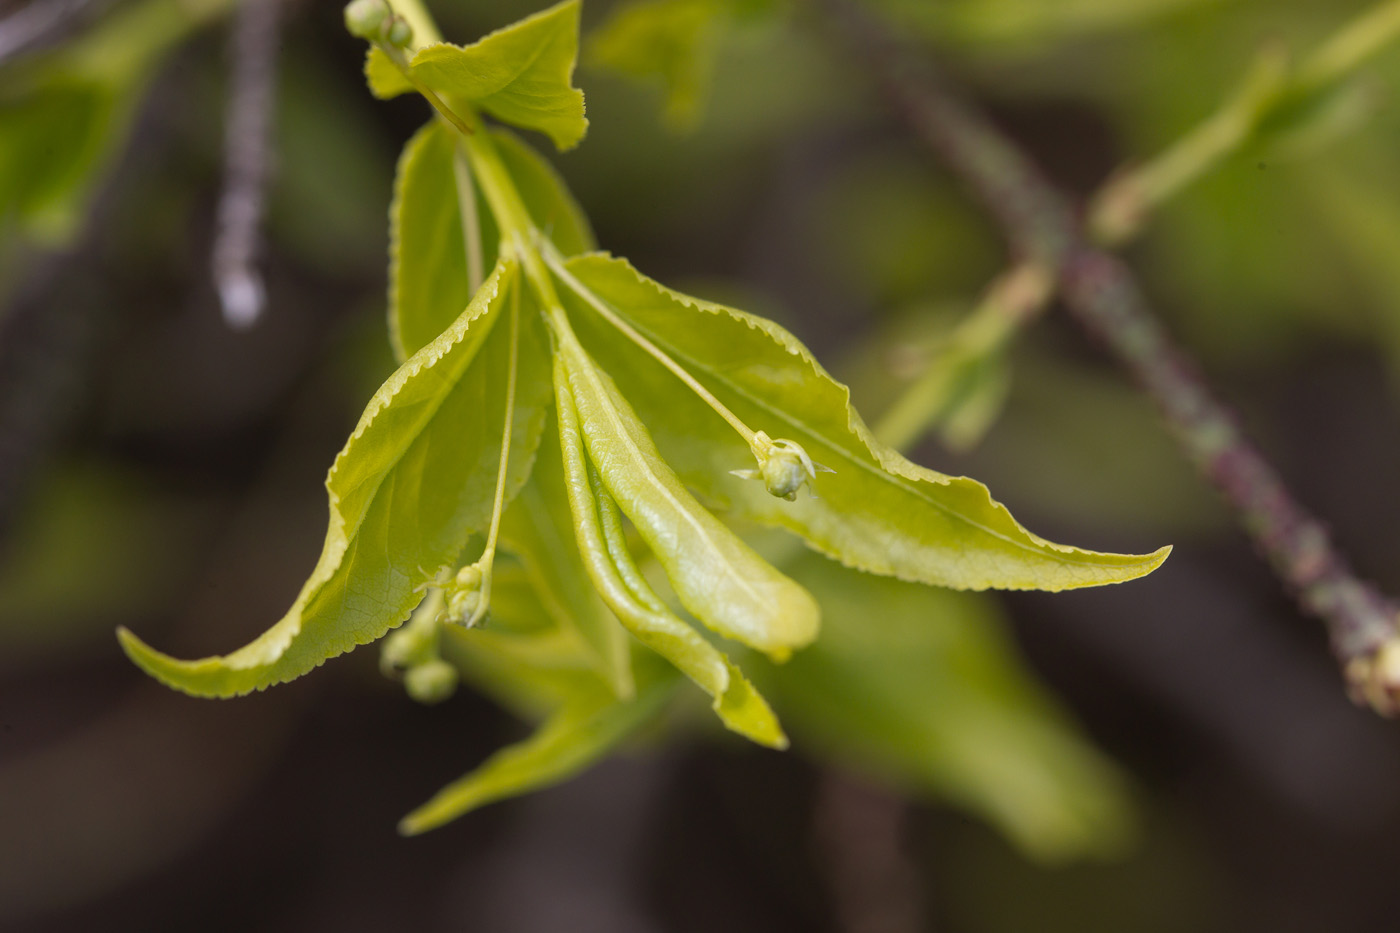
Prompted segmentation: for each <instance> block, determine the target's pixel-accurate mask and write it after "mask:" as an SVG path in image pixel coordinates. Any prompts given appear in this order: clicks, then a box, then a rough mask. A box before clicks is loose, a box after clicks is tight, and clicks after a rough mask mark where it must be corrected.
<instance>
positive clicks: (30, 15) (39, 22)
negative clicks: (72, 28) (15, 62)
mask: <svg viewBox="0 0 1400 933" xmlns="http://www.w3.org/2000/svg"><path fill="white" fill-rule="evenodd" d="M107 2H108V0H101V2H98V0H35V2H33V3H30V4H28V5H27V6H23V7H20V8H19V9H18V10H16V11H15V12H13V13H11V14H10V15H9V16H6V17H5V18H4V19H0V64H4V63H5V62H7V61H9V60H10V59H11V58H13V57H15V56H16V55H19V54H20V53H22V52H26V51H28V50H30V49H32V48H34V47H35V46H38V45H41V44H43V43H45V42H47V41H49V40H50V39H52V38H54V37H55V36H57V35H58V34H60V33H62V32H63V31H64V30H65V29H67V27H68V26H69V24H70V23H73V22H74V21H76V20H79V19H85V18H86V17H87V16H88V14H89V13H91V12H92V10H91V9H89V8H90V7H91V8H96V7H102V6H106V5H107Z"/></svg>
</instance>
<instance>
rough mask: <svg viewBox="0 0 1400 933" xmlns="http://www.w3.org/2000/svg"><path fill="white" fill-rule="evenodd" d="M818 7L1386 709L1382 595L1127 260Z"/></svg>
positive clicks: (837, 0)
mask: <svg viewBox="0 0 1400 933" xmlns="http://www.w3.org/2000/svg"><path fill="white" fill-rule="evenodd" d="M821 6H822V8H823V9H825V10H826V11H827V13H828V14H829V16H830V17H831V18H832V19H833V20H834V21H835V23H836V24H837V27H838V28H837V29H836V30H835V32H836V33H837V34H839V35H840V37H841V38H842V39H843V40H844V41H845V42H846V43H848V44H849V46H850V47H851V49H852V51H853V52H854V53H855V55H856V56H857V57H858V58H859V59H860V61H861V62H862V63H863V64H864V65H865V66H866V67H867V68H868V69H869V70H870V72H871V73H872V74H873V75H874V76H875V78H876V80H877V81H878V82H879V85H880V87H881V89H882V91H883V92H884V93H885V95H886V96H887V97H888V98H889V100H890V102H891V103H892V104H893V105H894V108H895V110H896V111H897V112H898V114H899V116H900V117H901V118H902V119H903V120H904V122H905V123H906V124H907V125H908V126H909V128H910V129H911V130H912V131H913V132H914V133H915V134H916V135H917V136H918V137H919V138H920V139H921V140H922V141H923V142H924V143H925V144H927V145H928V146H929V147H930V148H931V149H933V150H934V151H936V152H937V153H938V154H939V155H940V156H942V158H943V159H944V160H945V161H946V162H947V163H948V164H949V165H950V166H951V167H952V168H953V170H954V171H955V172H957V173H958V174H959V175H960V176H961V177H962V179H963V180H964V182H966V183H967V184H968V185H969V186H970V187H971V188H972V189H973V190H974V192H975V193H976V194H977V196H978V197H979V198H980V199H981V200H982V201H983V203H984V205H985V206H986V208H987V209H988V210H989V211H990V212H991V213H992V214H993V215H995V217H996V218H997V220H998V221H999V222H1000V225H1001V227H1002V230H1003V232H1004V233H1005V235H1006V236H1007V238H1008V240H1009V241H1010V244H1011V249H1012V251H1013V253H1015V254H1016V256H1017V258H1018V259H1020V260H1023V261H1024V260H1032V261H1037V262H1040V263H1044V264H1045V265H1046V266H1047V267H1049V268H1052V269H1055V270H1057V273H1056V274H1057V276H1058V279H1059V288H1060V292H1061V295H1062V297H1063V299H1064V302H1065V305H1066V306H1067V307H1068V309H1069V311H1070V313H1071V314H1072V315H1073V316H1074V318H1075V319H1076V320H1077V321H1078V322H1079V324H1080V325H1081V326H1082V327H1083V328H1084V329H1085V330H1086V331H1088V332H1089V333H1090V334H1091V335H1092V336H1094V337H1095V338H1097V339H1098V340H1100V341H1101V342H1102V343H1103V344H1104V345H1105V346H1107V347H1108V349H1109V350H1110V351H1112V353H1113V354H1114V355H1115V356H1116V357H1117V358H1118V360H1119V362H1120V363H1121V364H1122V365H1123V366H1125V367H1126V368H1127V369H1128V371H1129V372H1130V373H1131V374H1132V376H1133V377H1134V379H1136V381H1137V382H1138V384H1139V385H1140V386H1141V387H1142V388H1143V389H1144V390H1145V391H1146V392H1147V393H1148V394H1149V395H1150V396H1151V397H1152V398H1153V400H1154V401H1155V402H1156V403H1157V406H1158V408H1159V409H1160V411H1161V413H1162V415H1163V417H1164V418H1165V420H1166V422H1167V425H1168V427H1169V428H1170V430H1171V432H1172V434H1173V435H1174V436H1175V438H1176V440H1177V443H1178V444H1179V445H1180V446H1181V448H1182V449H1183V450H1184V451H1185V453H1186V455H1187V456H1188V457H1189V458H1190V459H1191V461H1192V462H1193V463H1194V464H1195V465H1196V467H1197V468H1198V469H1199V470H1200V471H1201V472H1202V473H1203V474H1204V475H1205V476H1206V477H1207V478H1208V479H1209V480H1210V481H1211V482H1212V483H1213V484H1214V485H1215V486H1216V488H1217V489H1218V490H1219V491H1220V492H1221V494H1222V495H1223V496H1224V497H1225V499H1226V501H1227V502H1228V503H1229V505H1230V506H1231V507H1232V508H1233V509H1234V511H1235V513H1236V514H1237V516H1238V518H1239V520H1240V522H1241V524H1242V525H1243V526H1244V529H1245V531H1246V532H1247V533H1248V534H1249V536H1250V538H1251V539H1252V540H1253V541H1254V544H1255V546H1256V547H1257V548H1258V549H1259V550H1260V552H1261V553H1262V554H1263V555H1264V556H1265V557H1266V558H1267V559H1268V561H1269V563H1270V564H1271V565H1272V567H1273V569H1274V572H1275V573H1276V574H1277V575H1278V577H1279V578H1280V579H1281V580H1282V581H1283V583H1284V584H1285V585H1286V586H1287V587H1288V588H1289V589H1290V590H1292V591H1293V592H1294V593H1295V594H1296V596H1297V599H1298V602H1299V603H1300V605H1301V606H1302V607H1303V608H1304V609H1305V610H1306V611H1308V612H1309V613H1311V614H1313V615H1315V616H1317V617H1319V618H1320V619H1321V620H1322V621H1323V623H1324V624H1325V625H1326V627H1327V632H1328V635H1329V636H1330V638H1331V642H1332V648H1333V651H1334V652H1335V653H1336V655H1337V658H1338V660H1339V661H1340V662H1341V664H1342V666H1343V668H1344V670H1345V672H1346V678H1347V681H1348V684H1349V687H1350V689H1351V693H1352V696H1353V699H1355V700H1357V701H1358V702H1362V701H1365V702H1368V703H1370V705H1371V706H1373V707H1374V708H1375V709H1376V710H1377V711H1378V712H1381V713H1383V714H1385V715H1395V714H1396V713H1397V712H1400V634H1398V633H1397V620H1400V612H1398V611H1397V607H1396V605H1395V604H1394V603H1393V602H1392V601H1391V600H1389V599H1388V598H1386V597H1384V596H1382V595H1381V594H1380V593H1379V592H1378V591H1377V590H1376V589H1375V588H1374V587H1373V586H1371V585H1370V584H1368V583H1365V582H1363V581H1361V580H1359V579H1358V578H1357V577H1356V576H1355V575H1354V574H1353V572H1352V570H1351V569H1350V567H1349V565H1348V562H1347V560H1346V558H1345V557H1344V556H1343V555H1342V553H1341V552H1340V551H1338V550H1337V548H1336V547H1335V546H1334V545H1333V543H1332V541H1331V540H1330V538H1329V536H1328V534H1327V531H1326V529H1325V528H1324V527H1323V525H1322V523H1321V522H1319V521H1318V520H1317V519H1316V518H1315V517H1313V515H1312V514H1311V513H1309V512H1308V510H1307V509H1305V508H1303V506H1301V505H1300V504H1299V503H1298V502H1297V501H1295V500H1294V498H1293V497H1292V495H1291V494H1290V493H1289V491H1288V489H1287V487H1286V486H1285V485H1284V483H1283V481H1282V479H1280V477H1279V475H1278V473H1277V471H1275V470H1274V468H1273V467H1272V466H1271V465H1270V464H1269V463H1268V462H1267V461H1266V460H1265V459H1264V457H1263V456H1262V455H1261V454H1260V453H1259V451H1258V450H1257V449H1256V448H1255V447H1254V446H1253V444H1251V443H1250V441H1249V440H1248V439H1247V438H1246V437H1245V436H1244V434H1243V432H1242V431H1241V430H1240V428H1239V426H1238V423H1237V421H1236V419H1235V417H1234V416H1233V415H1232V414H1231V413H1230V411H1229V409H1228V408H1226V406H1225V405H1223V404H1222V403H1221V402H1220V401H1219V400H1218V399H1216V398H1215V396H1214V395H1213V394H1212V392H1211V390H1210V389H1209V388H1208V387H1207V386H1206V384H1205V382H1204V381H1203V380H1202V378H1201V375H1200V372H1199V371H1198V369H1197V367H1196V365H1195V364H1194V362H1193V361H1192V360H1191V359H1190V358H1189V357H1188V356H1187V354H1186V353H1185V352H1183V351H1182V350H1181V349H1180V348H1179V347H1177V346H1176V344H1175V343H1174V342H1173V341H1172V339H1171V337H1170V336H1169V335H1168V334H1167V332H1166V330H1165V329H1164V328H1163V327H1162V325H1161V324H1160V323H1158V321H1157V319H1156V318H1155V316H1154V315H1153V314H1152V312H1151V310H1150V309H1149V308H1148V306H1147V303H1146V302H1145V300H1144V299H1143V297H1142V294H1141V292H1140V291H1139V289H1138V287H1137V284H1136V282H1135V281H1134V279H1133V277H1132V274H1131V273H1130V272H1129V271H1128V269H1127V267H1126V266H1125V265H1124V264H1123V263H1122V262H1120V261H1119V260H1118V259H1116V258H1115V257H1113V256H1111V255H1109V254H1107V253H1105V252H1103V251H1101V250H1098V249H1095V248H1093V247H1091V246H1089V245H1088V244H1087V243H1086V242H1085V240H1084V238H1083V236H1082V233H1081V230H1080V227H1079V223H1078V220H1077V218H1076V216H1075V212H1074V210H1073V209H1072V207H1071V205H1070V202H1069V200H1068V199H1067V198H1066V197H1065V196H1063V195H1062V194H1060V192H1059V191H1058V190H1057V189H1056V188H1055V187H1054V186H1052V185H1051V184H1050V183H1049V182H1048V181H1047V180H1046V179H1045V177H1044V176H1043V175H1042V174H1041V172H1040V170H1039V169H1038V168H1037V167H1036V166H1035V165H1034V164H1033V163H1032V162H1031V161H1030V159H1029V158H1028V157H1027V156H1026V155H1025V154H1024V153H1022V152H1021V150H1020V149H1018V148H1017V147H1016V146H1015V145H1014V144H1013V143H1011V142H1010V141H1009V140H1008V139H1007V138H1006V136H1004V135H1003V134H1002V133H1001V132H1000V131H999V130H997V129H996V128H995V127H993V126H992V124H991V123H990V122H989V121H988V120H987V119H986V118H985V117H984V116H983V115H982V114H981V113H979V112H978V111H977V110H976V109H974V108H973V107H971V106H970V105H968V104H966V103H965V102H964V101H963V100H962V99H961V98H960V97H959V96H958V95H957V94H956V93H955V92H954V91H952V90H951V89H950V88H949V87H948V86H947V85H946V84H945V83H944V81H943V80H942V79H941V77H940V76H939V75H938V74H937V73H936V71H935V70H934V69H933V68H932V67H931V66H930V65H929V64H928V63H927V62H925V61H924V60H923V59H922V58H921V57H920V56H919V54H918V53H917V52H915V51H913V50H911V49H909V48H907V47H905V46H904V45H902V44H901V43H900V42H899V41H898V40H897V39H896V38H895V37H894V36H893V35H891V34H890V33H889V32H888V31H887V30H885V29H884V28H883V27H882V26H881V25H880V24H878V23H876V22H875V21H873V20H872V19H870V18H869V17H868V16H867V15H866V14H864V13H863V12H862V11H860V10H859V9H858V8H856V7H855V5H854V4H852V3H851V2H849V0H821Z"/></svg>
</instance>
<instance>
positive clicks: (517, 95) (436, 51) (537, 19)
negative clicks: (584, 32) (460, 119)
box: [366, 0, 588, 149]
mask: <svg viewBox="0 0 1400 933" xmlns="http://www.w3.org/2000/svg"><path fill="white" fill-rule="evenodd" d="M579 9H580V3H579V0H565V2H564V3H559V4H556V5H555V6H552V7H550V8H549V9H547V10H542V11H541V12H539V13H536V14H535V15H533V16H530V17H527V18H525V19H522V20H521V21H520V22H518V23H515V24H514V25H511V26H507V27H506V28H504V29H500V30H497V31H496V32H493V33H491V35H489V36H487V37H485V38H484V39H482V40H480V41H479V42H476V43H475V44H473V45H469V46H465V47H463V46H458V45H451V44H448V43H442V44H439V45H430V46H428V47H426V48H424V49H422V50H420V51H419V52H418V53H417V54H416V55H414V56H413V59H412V61H411V62H410V63H409V65H410V69H411V70H412V72H413V77H414V79H415V80H417V81H419V82H422V84H423V85H424V86H425V87H427V88H428V89H429V90H432V91H434V92H436V93H438V94H440V95H442V96H443V97H444V98H446V99H447V101H448V103H449V105H451V104H453V103H459V104H465V105H468V106H471V107H476V108H480V109H481V110H484V111H486V112H487V113H489V114H491V115H492V116H494V117H496V118H497V119H499V120H502V121H504V122H506V123H510V124H512V125H514V126H519V127H523V128H525V129H529V130H538V131H540V132H541V133H544V134H545V135H546V136H548V137H549V138H550V139H551V140H552V141H553V142H554V145H555V146H557V147H558V148H560V149H570V148H572V147H573V146H576V145H577V144H578V142H579V140H581V139H583V134H584V133H586V132H587V131H588V119H587V118H586V117H585V116H584V115H583V92H582V91H580V90H579V89H578V88H575V87H574V86H573V84H572V81H573V74H574V65H575V64H576V63H577V61H578V27H579ZM392 68H393V65H392V64H391V63H390V62H389V61H388V59H387V58H384V57H383V56H382V54H381V55H376V54H375V53H371V55H370V58H369V61H368V64H367V65H366V75H367V76H368V78H369V81H370V89H371V90H372V91H373V92H374V93H375V94H376V95H377V96H379V97H393V96H395V95H396V94H402V93H404V92H406V91H409V90H412V87H411V85H410V84H409V82H408V81H406V80H404V78H403V76H402V75H400V74H396V73H391V71H390V69H392Z"/></svg>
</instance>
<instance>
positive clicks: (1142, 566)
mask: <svg viewBox="0 0 1400 933" xmlns="http://www.w3.org/2000/svg"><path fill="white" fill-rule="evenodd" d="M566 268H567V270H568V272H569V274H570V276H571V277H572V278H573V280H574V284H575V285H576V286H577V288H581V289H585V290H587V291H588V292H589V293H590V294H591V295H592V297H593V298H595V299H597V300H600V301H604V302H606V303H607V304H608V306H609V307H611V308H612V309H613V310H614V312H615V313H616V314H617V315H619V316H620V317H621V318H623V319H624V320H625V321H626V322H627V323H628V324H630V325H631V326H632V327H634V328H636V329H637V331H639V332H640V333H641V334H643V335H644V336H645V337H646V338H647V339H649V340H651V341H652V342H653V343H655V344H656V345H657V346H658V347H660V348H661V349H663V350H664V351H665V352H666V353H667V354H669V355H670V356H671V357H673V358H674V359H675V360H676V361H678V362H679V363H680V364H681V365H682V366H684V367H685V368H686V370H687V371H688V372H690V373H691V375H692V376H694V377H695V378H696V379H698V380H699V381H700V382H701V383H702V384H703V385H704V386H705V387H706V388H707V389H708V390H709V391H710V392H712V393H713V394H714V395H715V396H716V397H717V398H718V399H719V400H720V401H721V402H723V403H724V404H725V405H726V406H728V407H729V409H731V410H732V411H733V412H734V413H735V414H737V415H738V416H739V417H740V418H742V419H743V420H744V421H745V422H746V423H747V424H749V425H751V426H752V427H754V428H756V429H759V430H764V431H767V432H768V433H769V434H772V435H774V436H781V437H787V438H792V439H793V440H795V441H797V442H798V443H800V444H801V445H802V446H803V448H804V449H805V450H806V451H807V453H808V454H809V455H810V456H811V457H812V458H813V459H814V460H816V461H819V462H821V463H824V464H828V465H829V466H831V467H832V468H833V469H834V470H835V472H834V473H832V474H829V475H827V474H822V475H819V476H817V477H816V479H815V480H814V481H813V486H814V488H815V491H816V493H817V497H814V498H813V497H808V498H801V499H799V500H797V501H795V502H786V501H783V500H781V499H777V498H774V497H773V496H771V495H769V494H768V493H767V492H766V491H765V490H764V488H763V487H762V486H759V485H758V484H756V483H751V482H745V481H743V480H741V479H738V478H735V477H733V476H731V475H730V470H732V469H733V468H734V467H735V466H737V465H742V464H744V463H745V461H749V462H751V455H750V453H749V448H748V445H747V444H746V443H745V441H744V440H743V439H741V438H740V437H738V436H737V435H736V434H735V433H734V432H733V431H732V430H731V429H730V428H729V426H728V425H726V424H725V423H724V422H723V421H721V420H720V419H719V418H718V417H716V415H715V413H714V412H713V411H712V410H711V409H710V408H709V407H708V406H707V405H706V404H704V403H703V402H701V401H700V400H699V399H698V398H697V397H696V396H695V395H694V394H693V393H691V392H690V391H688V390H687V389H685V387H683V386H682V385H681V384H680V383H679V382H678V380H676V378H675V376H674V375H673V374H671V373H670V372H668V371H667V370H665V369H664V368H663V367H662V366H661V365H660V364H658V363H657V362H656V361H655V360H653V359H652V358H651V357H649V356H648V355H646V354H645V353H642V352H640V351H639V350H637V348H636V347H635V346H634V345H633V344H632V343H630V342H629V341H627V340H624V339H622V338H621V337H620V336H619V334H618V333H617V332H616V331H615V329H613V328H611V327H610V326H609V325H608V324H607V323H606V322H605V321H603V320H601V318H600V316H599V315H597V314H596V313H591V312H590V309H589V308H588V306H587V304H586V303H585V302H583V301H581V300H579V299H577V298H571V296H570V295H569V293H568V292H566V293H565V300H566V301H569V302H571V308H573V309H575V311H576V313H575V314H574V315H573V318H574V319H575V320H576V321H577V322H578V324H577V326H578V330H579V333H580V336H581V337H582V338H583V339H584V341H585V343H586V344H587V345H588V347H589V351H590V352H591V353H592V354H593V355H594V356H595V357H597V358H598V359H599V360H600V362H601V363H602V365H603V366H606V367H607V369H608V371H609V372H610V373H612V374H613V376H614V378H615V379H616V380H617V382H618V387H619V390H620V393H621V394H623V395H625V396H626V397H627V398H628V399H630V400H632V402H633V403H634V404H635V405H636V406H637V407H638V409H639V413H640V415H641V418H642V419H643V420H644V421H646V423H647V424H649V425H651V427H652V431H653V432H654V435H655V438H656V443H657V445H658V446H659V447H660V449H661V451H662V452H663V454H664V456H665V457H666V459H667V460H668V461H669V462H671V463H673V464H675V465H676V466H677V468H678V470H679V471H680V474H681V476H682V477H683V478H684V480H685V482H686V483H688V484H689V485H691V486H693V487H694V488H696V489H698V490H699V491H701V492H702V493H704V494H705V495H706V496H708V497H709V498H711V499H712V500H713V501H715V502H716V503H719V504H721V505H723V506H727V507H728V508H729V509H731V510H732V511H733V512H734V513H735V514H736V515H738V516H742V517H744V518H747V519H751V520H755V521H759V522H762V523H764V524H769V525H774V526H778V527H782V528H787V529H788V530H790V531H793V532H795V533H796V534H798V535H800V536H802V537H803V538H804V539H806V541H807V542H808V543H809V544H810V545H811V546H812V547H814V548H816V549H817V550H818V551H821V552H822V553H824V554H827V555H829V556H831V557H835V558H837V559H838V560H840V561H841V562H842V563H844V564H846V565H847V566H851V567H855V568H857V569H859V570H864V571H866V572H869V573H877V574H884V575H888V576H895V577H899V578H900V579H904V580H911V581H916V582H920V583H930V584H934V585H938V586H948V587H953V588H955V589H987V588H999V589H1043V590H1064V589H1072V588H1075V587H1081V586H1097V585H1100V584H1105V583H1118V582H1122V581H1124V580H1131V579H1135V578H1137V577H1140V576H1143V575H1144V574H1147V573H1150V572H1151V571H1153V570H1155V569H1156V568H1157V566H1158V565H1160V564H1161V562H1162V561H1163V560H1165V559H1166V557H1167V554H1168V553H1169V552H1170V548H1162V549H1161V550H1159V551H1156V552H1155V553H1152V554H1145V555H1131V554H1105V553H1099V552H1096V551H1086V550H1082V549H1079V548H1074V547H1069V546H1066V545H1062V544H1055V543H1052V542H1050V541H1046V540H1045V539H1044V538H1041V537H1038V536H1037V535H1034V534H1032V533H1031V532H1029V531H1027V530H1026V529H1025V528H1023V527H1022V526H1021V525H1020V524H1018V523H1017V522H1016V520H1015V519H1014V518H1012V517H1011V513H1010V512H1008V511H1007V509H1006V507H1005V506H1003V505H1002V504H1001V503H999V502H997V501H995V500H994V499H992V497H991V494H990V493H989V492H988V490H987V487H985V486H983V485H982V484H981V483H978V482H976V481H975V480H971V479H968V478H966V477H954V476H946V475H944V474H942V473H937V472H935V471H933V470H930V469H927V468H925V467H922V466H919V465H918V464H915V463H912V462H910V461H909V460H908V459H906V458H905V457H903V456H902V455H900V454H899V453H898V452H897V451H895V450H892V449H891V448H889V447H887V446H886V445H884V444H881V443H880V442H879V441H877V440H876V439H875V438H874V437H873V436H872V434H871V432H870V431H869V429H867V428H866V426H865V423H864V422H863V421H862V420H861V418H860V416H859V415H858V414H857V413H856V412H855V410H854V409H853V408H852V407H851V403H850V391H849V390H848V389H847V388H846V387H845V386H843V385H841V384H840V383H838V382H836V381H835V380H834V379H832V378H831V377H830V376H829V375H828V374H827V373H826V371H825V370H824V369H823V368H822V367H821V365H820V364H819V363H817V361H816V360H815V359H814V358H813V357H812V355H811V353H810V352H809V351H808V350H807V348H806V347H804V346H803V345H802V344H801V343H800V342H799V341H798V340H797V338H796V337H794V336H793V335H792V334H790V333H788V332H787V331H786V330H784V329H783V328H781V327H779V326H778V325H777V324H774V323H773V322H772V321H769V320H766V319H764V318H760V317H755V316H753V315H750V314H745V313H744V312H742V311H736V310H734V309H732V308H726V307H724V306H722V305H716V304H712V303H710V302H706V301H701V300H699V299H696V298H691V297H689V296H686V295H682V294H680V293H678V292H674V291H671V290H670V289H667V288H665V287H664V286H661V285H659V284H657V283H656V282H653V281H651V280H650V279H647V278H645V277H644V276H642V275H641V274H640V273H638V272H637V271H636V270H635V269H634V268H632V266H631V265H630V264H629V263H627V262H626V261H625V260H620V259H614V258H612V257H610V256H607V255H604V254H591V255H588V256H580V257H576V258H574V259H571V260H569V261H568V262H567V264H566Z"/></svg>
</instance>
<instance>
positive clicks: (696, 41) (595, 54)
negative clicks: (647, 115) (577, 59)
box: [588, 0, 723, 131]
mask: <svg viewBox="0 0 1400 933" xmlns="http://www.w3.org/2000/svg"><path fill="white" fill-rule="evenodd" d="M722 15H723V11H722V9H721V7H720V4H719V3H718V2H716V0H634V2H631V3H625V4H621V5H619V6H616V7H614V8H613V10H612V13H611V15H610V16H609V17H608V19H607V21H606V22H604V23H603V24H602V25H601V26H599V27H598V28H597V29H595V30H594V31H593V33H592V34H591V35H590V36H589V41H588V61H589V62H590V63H591V64H593V65H596V66H598V67H600V68H604V69H607V70H609V71H613V72H616V73H617V74H620V75H623V76H625V77H628V78H633V79H635V80H640V81H657V82H658V83H660V85H661V87H662V89H663V90H664V92H665V106H664V109H663V110H662V117H663V119H664V120H665V121H666V123H667V124H668V125H669V126H670V127H672V128H673V129H675V130H681V131H683V130H689V129H693V128H694V126H695V124H696V123H698V122H699V120H700V115H701V113H702V111H703V110H704V106H705V97H706V95H707V94H708V92H709V85H710V75H711V73H712V72H713V70H714V59H715V44H716V43H715V40H716V38H717V33H718V32H719V23H718V19H719V17H720V16H722Z"/></svg>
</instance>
